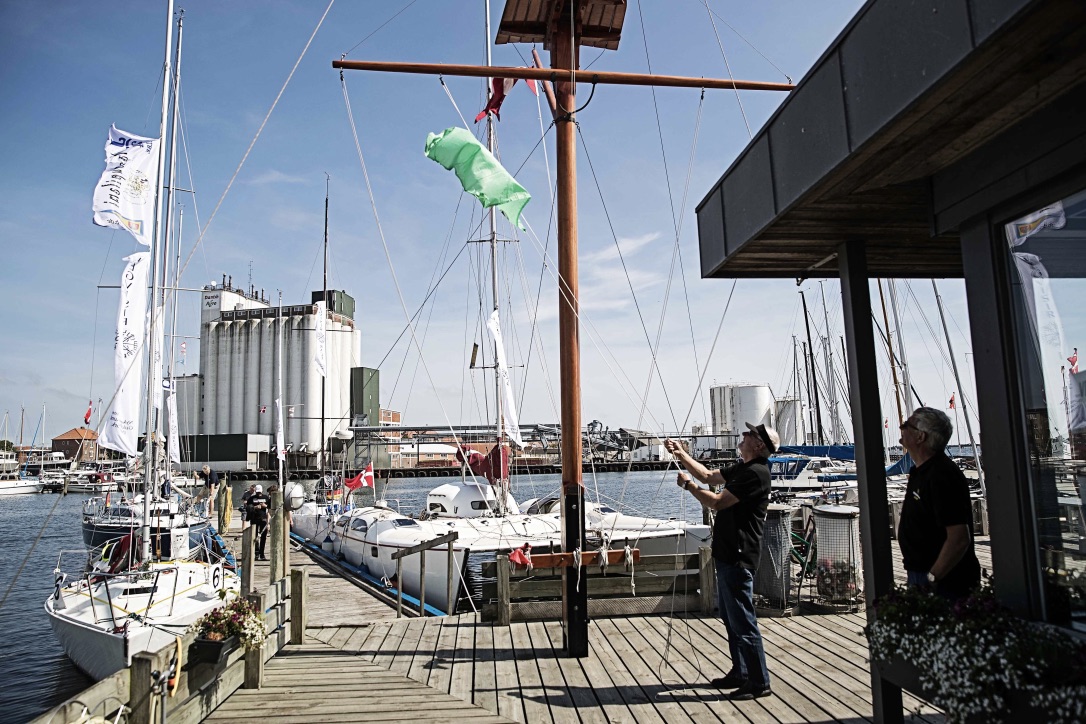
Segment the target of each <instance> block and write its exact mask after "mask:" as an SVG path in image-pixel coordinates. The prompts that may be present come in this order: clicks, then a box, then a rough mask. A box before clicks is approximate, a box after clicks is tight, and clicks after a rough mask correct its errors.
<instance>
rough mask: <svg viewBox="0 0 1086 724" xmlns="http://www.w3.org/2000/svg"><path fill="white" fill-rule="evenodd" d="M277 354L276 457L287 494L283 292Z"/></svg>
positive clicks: (277, 317)
mask: <svg viewBox="0 0 1086 724" xmlns="http://www.w3.org/2000/svg"><path fill="white" fill-rule="evenodd" d="M275 353H276V357H277V358H278V366H277V367H276V371H275V394H276V395H277V397H276V400H275V432H276V435H275V437H276V440H275V457H276V458H278V462H279V489H280V490H282V491H283V492H286V487H285V485H286V478H285V475H284V472H285V471H284V463H285V462H286V457H287V454H286V451H285V450H283V438H284V434H283V292H282V290H280V291H279V307H278V309H276V310H275Z"/></svg>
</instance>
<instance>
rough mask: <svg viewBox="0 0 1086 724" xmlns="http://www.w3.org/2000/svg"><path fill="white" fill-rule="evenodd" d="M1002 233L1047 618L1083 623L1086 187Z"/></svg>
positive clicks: (1085, 561) (1077, 625) (1085, 555)
mask: <svg viewBox="0 0 1086 724" xmlns="http://www.w3.org/2000/svg"><path fill="white" fill-rule="evenodd" d="M1003 232H1004V235H1005V238H1006V240H1007V243H1008V251H1009V253H1010V255H1011V262H1012V265H1011V266H1012V269H1013V272H1012V278H1011V285H1012V288H1013V292H1014V307H1015V309H1014V311H1015V323H1016V336H1017V354H1018V358H1019V368H1020V370H1021V384H1022V393H1023V398H1024V406H1025V411H1026V435H1027V440H1026V443H1027V448H1028V452H1029V464H1030V481H1029V482H1030V491H1031V493H1032V499H1033V514H1034V516H1035V519H1036V535H1037V539H1036V543H1037V546H1038V555H1039V557H1040V564H1041V569H1042V571H1043V575H1044V603H1045V612H1046V618H1047V619H1048V620H1049V621H1051V622H1053V623H1059V624H1064V625H1070V626H1073V627H1075V628H1079V629H1083V630H1086V523H1084V518H1083V508H1084V502H1086V499H1084V497H1083V495H1084V494H1086V463H1084V462H1083V459H1084V458H1086V406H1084V402H1083V401H1084V399H1086V372H1081V371H1080V368H1079V364H1078V346H1079V343H1080V342H1086V315H1084V314H1083V305H1084V304H1086V253H1084V252H1086V244H1084V242H1086V192H1080V193H1078V194H1075V195H1073V196H1070V197H1068V198H1066V199H1062V200H1060V201H1057V202H1056V203H1054V204H1051V205H1049V206H1046V207H1044V208H1042V209H1038V210H1036V211H1034V212H1033V213H1030V214H1027V215H1026V216H1023V217H1021V218H1019V219H1015V220H1014V221H1012V222H1010V223H1008V224H1005V225H1004V228H1003ZM1084 361H1086V360H1084ZM978 363H979V361H978ZM994 534H998V532H995V533H994Z"/></svg>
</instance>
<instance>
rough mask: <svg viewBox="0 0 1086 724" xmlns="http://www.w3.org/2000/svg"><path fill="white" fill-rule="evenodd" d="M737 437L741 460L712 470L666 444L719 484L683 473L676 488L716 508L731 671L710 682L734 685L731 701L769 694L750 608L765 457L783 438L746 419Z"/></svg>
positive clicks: (765, 502)
mask: <svg viewBox="0 0 1086 724" xmlns="http://www.w3.org/2000/svg"><path fill="white" fill-rule="evenodd" d="M747 428H748V429H747V430H746V431H745V432H744V433H743V436H742V439H741V440H740V441H739V447H738V448H737V450H738V452H739V457H740V462H738V463H736V464H734V465H730V466H728V467H727V468H724V469H723V470H712V471H710V470H709V469H708V468H706V467H705V466H704V465H702V464H701V463H699V462H698V461H697V460H695V459H694V458H692V457H690V454H689V453H688V452H686V450H685V449H684V448H683V447H682V445H680V444H679V443H678V442H677V441H675V440H670V439H669V440H666V441H665V442H664V446H665V447H666V448H667V450H668V452H670V453H671V454H673V455H674V456H675V457H676V459H678V461H679V462H680V463H681V464H682V466H683V467H684V468H686V469H687V471H689V473H690V475H693V476H694V477H695V478H697V479H698V481H699V482H702V483H708V484H709V485H713V486H723V489H722V490H721V491H720V492H718V493H714V492H713V491H712V490H709V489H706V488H703V487H701V486H700V485H698V484H696V483H694V482H693V481H692V480H691V479H690V475H687V474H686V473H685V472H680V473H679V479H678V483H679V487H680V488H682V489H683V490H686V491H688V492H690V493H692V494H693V496H694V497H695V498H697V500H698V502H699V503H701V504H702V505H703V506H705V507H706V508H710V509H712V510H715V511H716V517H715V519H714V521H713V562H714V563H715V564H716V590H717V603H718V605H719V607H720V616H721V618H722V619H724V627H725V628H726V629H727V631H728V649H729V652H730V654H731V659H732V665H731V670H730V671H729V672H728V673H727V674H726V675H725V676H723V677H721V678H719V679H713V681H712V685H713V686H715V687H717V688H720V689H735V691H734V692H732V694H731V695H730V696H729V698H730V699H732V700H733V701H744V700H747V699H760V698H761V697H763V696H770V695H771V694H772V693H773V692H772V691H771V690H770V688H769V670H768V669H767V668H766V663H765V649H764V647H763V646H762V633H761V631H760V630H759V628H758V617H757V615H756V613H755V611H754V571H755V570H756V569H757V568H758V559H759V557H760V556H761V551H762V530H763V528H764V526H765V518H766V511H767V510H768V508H769V492H770V485H771V483H770V477H769V456H770V455H772V454H773V453H774V452H776V451H777V448H778V447H780V444H781V438H780V435H778V434H777V432H776V431H775V430H773V429H772V428H769V427H766V426H765V425H753V424H751V423H749V422H748V423H747Z"/></svg>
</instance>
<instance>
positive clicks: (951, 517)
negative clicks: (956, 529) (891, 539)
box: [897, 453, 980, 595]
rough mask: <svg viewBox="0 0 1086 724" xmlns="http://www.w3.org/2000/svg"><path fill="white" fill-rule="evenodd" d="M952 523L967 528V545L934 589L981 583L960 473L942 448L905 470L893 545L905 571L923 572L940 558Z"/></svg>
mask: <svg viewBox="0 0 1086 724" xmlns="http://www.w3.org/2000/svg"><path fill="white" fill-rule="evenodd" d="M951 525H965V526H968V528H969V550H968V551H966V553H965V556H963V557H962V559H961V560H960V561H958V565H956V566H954V568H952V569H951V570H950V572H949V573H947V574H946V575H944V576H943V578H942V579H940V580H939V583H938V589H939V590H945V591H947V592H948V593H955V594H958V595H961V594H965V593H968V592H969V591H970V590H972V589H973V588H976V587H977V585H978V584H979V583H980V562H979V561H978V560H977V555H976V553H975V552H974V551H973V509H972V505H971V504H970V502H969V483H968V482H967V481H966V479H965V475H964V474H963V473H962V471H961V470H960V469H959V468H958V466H957V465H955V464H954V461H953V460H951V459H950V458H948V457H947V456H946V454H944V453H939V454H938V455H936V456H934V457H933V458H931V459H930V460H927V461H925V462H924V464H923V465H918V466H916V467H914V468H913V469H912V470H911V471H910V472H909V484H908V487H907V488H906V490H905V502H904V503H903V504H902V506H901V522H900V523H899V524H898V530H897V537H898V545H899V546H900V547H901V557H902V561H903V563H904V564H905V570H906V571H917V572H920V573H927V572H928V571H930V570H931V567H932V566H933V565H935V561H936V559H938V558H939V551H940V550H942V548H943V544H944V543H946V529H947V527H948V526H951Z"/></svg>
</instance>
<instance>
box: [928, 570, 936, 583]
mask: <svg viewBox="0 0 1086 724" xmlns="http://www.w3.org/2000/svg"><path fill="white" fill-rule="evenodd" d="M928 584H929V585H932V586H934V585H935V574H934V573H932V572H931V571H928Z"/></svg>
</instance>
